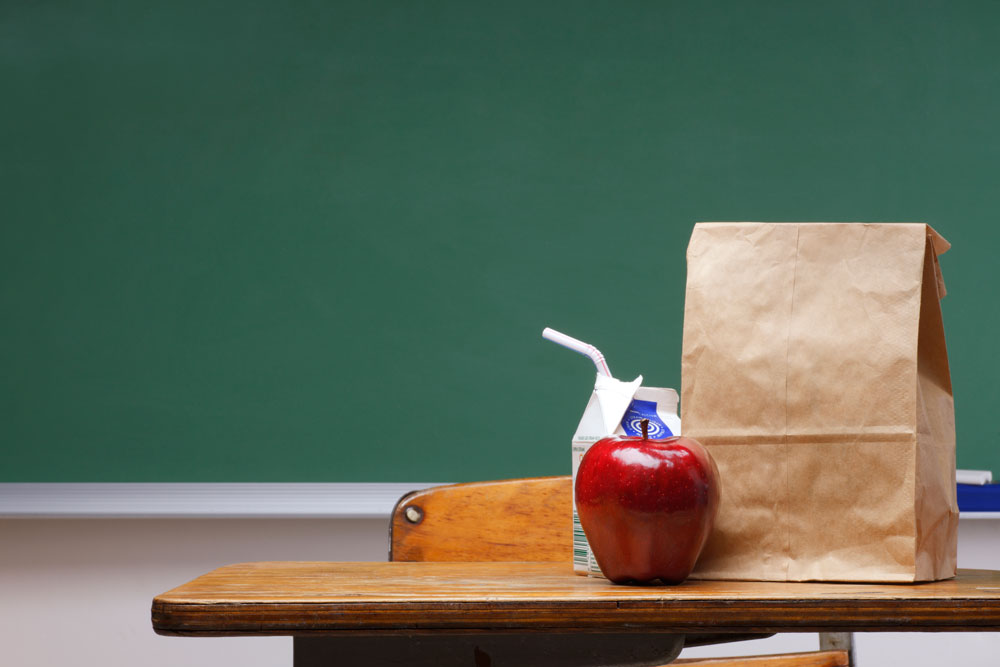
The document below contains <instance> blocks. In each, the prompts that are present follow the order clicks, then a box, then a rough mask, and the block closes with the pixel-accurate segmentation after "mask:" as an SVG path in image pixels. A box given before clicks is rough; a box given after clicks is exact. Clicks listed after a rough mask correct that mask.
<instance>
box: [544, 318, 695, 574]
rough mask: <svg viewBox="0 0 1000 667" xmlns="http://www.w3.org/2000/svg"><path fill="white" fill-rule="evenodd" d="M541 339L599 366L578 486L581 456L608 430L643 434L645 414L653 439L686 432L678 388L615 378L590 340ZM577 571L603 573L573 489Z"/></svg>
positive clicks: (583, 428)
mask: <svg viewBox="0 0 1000 667" xmlns="http://www.w3.org/2000/svg"><path fill="white" fill-rule="evenodd" d="M542 338H545V339H546V340H550V341H552V342H553V343H556V344H558V345H562V346H563V347H565V348H567V349H570V350H573V351H574V352H578V353H580V354H582V355H584V356H586V357H589V358H590V360H591V361H593V362H594V366H595V367H596V368H597V380H595V382H594V393H593V394H592V395H591V397H590V402H589V403H587V409H586V410H584V411H583V417H581V418H580V424H579V426H577V427H576V433H575V434H574V435H573V488H574V489H575V488H576V473H577V471H578V470H579V469H580V461H582V460H583V455H584V454H586V453H587V450H588V449H590V446H591V445H593V444H594V443H595V442H597V441H598V440H600V439H601V438H605V437H607V436H609V435H640V436H641V435H642V431H641V428H642V427H641V426H640V424H641V423H642V420H643V419H648V420H649V425H648V428H649V431H648V435H649V437H650V438H656V439H662V438H669V437H670V436H672V435H680V434H681V420H680V417H678V416H677V391H675V390H674V389H661V388H659V387H643V386H642V376H641V375H640V376H639V377H637V378H636V379H634V380H632V381H631V382H622V381H621V380H616V379H615V378H614V377H613V376H612V375H611V369H610V368H609V367H608V362H607V361H606V360H605V359H604V355H603V354H601V351H600V350H598V349H597V348H596V347H594V346H593V345H591V344H589V343H584V342H583V341H582V340H577V339H576V338H573V337H572V336H567V335H566V334H564V333H561V332H559V331H556V330H555V329H550V328H548V327H546V328H545V330H543V331H542ZM573 570H574V571H575V572H577V573H578V574H589V575H594V576H601V568H599V567H598V566H597V561H596V560H595V559H594V552H593V551H591V549H590V544H588V543H587V536H586V535H585V534H584V532H583V528H582V527H581V526H580V517H579V515H578V514H577V512H576V494H575V493H574V494H573Z"/></svg>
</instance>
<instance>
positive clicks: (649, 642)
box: [294, 632, 684, 667]
mask: <svg viewBox="0 0 1000 667" xmlns="http://www.w3.org/2000/svg"><path fill="white" fill-rule="evenodd" d="M683 646H684V636H683V635H674V634H649V633H617V634H603V633H599V634H598V633H566V634H549V633H532V634H508V633H499V632H496V633H491V634H465V633H463V634H452V635H445V636H442V635H439V634H433V635H430V634H423V635H421V634H414V635H399V636H388V637H386V636H382V637H378V636H357V635H346V636H339V637H338V636H329V635H326V636H319V637H295V638H294V647H295V649H294V650H295V660H294V665H295V667H334V666H349V665H364V666H365V667H397V666H398V667H403V666H404V665H405V667H448V666H450V665H454V666H456V667H459V666H460V667H505V666H506V665H515V666H517V667H536V666H537V667H599V666H602V667H603V666H606V665H616V666H620V667H653V666H655V665H663V664H665V663H668V662H670V661H671V660H673V659H674V658H676V657H677V655H678V654H679V653H680V652H681V648H682V647H683Z"/></svg>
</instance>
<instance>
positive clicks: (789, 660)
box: [670, 651, 850, 667]
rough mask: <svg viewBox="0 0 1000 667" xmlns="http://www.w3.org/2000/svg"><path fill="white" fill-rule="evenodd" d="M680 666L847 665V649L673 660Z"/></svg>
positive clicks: (802, 666)
mask: <svg viewBox="0 0 1000 667" xmlns="http://www.w3.org/2000/svg"><path fill="white" fill-rule="evenodd" d="M670 664H671V665H680V666H681V667H849V665H850V662H849V658H848V655H847V651H812V652H809V653H783V654H781V655H753V656H747V657H742V658H694V659H686V658H682V659H680V660H674V661H673V662H671V663H670Z"/></svg>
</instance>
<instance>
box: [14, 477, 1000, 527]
mask: <svg viewBox="0 0 1000 667" xmlns="http://www.w3.org/2000/svg"><path fill="white" fill-rule="evenodd" d="M437 485H438V483H437V482H413V483H399V482H372V483H288V484H278V483H259V484H238V483H225V484H223V483H215V484H213V483H15V482H6V483H0V519H73V518H77V519H116V518H120V519H130V518H132V519H142V518H164V519H195V518H205V519H237V518H246V519H267V518H271V519H282V518H297V519H384V518H388V516H389V515H390V513H391V512H392V508H393V507H394V506H395V505H396V501H397V500H399V498H400V497H401V496H403V495H404V494H406V493H409V492H410V491H416V490H419V489H425V488H427V487H430V486H437ZM960 518H961V519H962V520H966V519H1000V512H962V513H961V514H960Z"/></svg>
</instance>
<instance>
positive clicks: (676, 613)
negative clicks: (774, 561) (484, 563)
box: [152, 564, 1000, 636]
mask: <svg viewBox="0 0 1000 667" xmlns="http://www.w3.org/2000/svg"><path fill="white" fill-rule="evenodd" d="M262 565H264V564H262ZM222 570H225V568H221V569H220V570H217V571H216V572H220V571H222ZM210 574H212V573H210ZM206 576H207V575H206ZM960 576H961V577H963V578H973V579H975V578H976V577H977V576H978V577H984V579H983V581H982V583H984V584H990V585H989V586H985V587H980V588H978V589H977V590H988V591H990V594H978V595H974V596H973V595H965V596H963V595H952V596H951V597H945V598H941V597H938V598H935V597H928V596H926V595H925V594H921V593H922V589H923V587H924V586H933V585H934V584H933V583H932V584H918V585H913V584H909V585H891V586H892V587H893V588H892V590H894V591H895V590H898V591H899V592H900V595H898V596H897V595H894V596H893V597H888V596H886V597H867V598H865V597H862V596H859V597H857V598H850V599H843V598H839V599H838V598H826V599H824V598H817V597H816V596H815V595H813V596H812V597H803V598H802V599H796V598H795V597H793V596H789V597H784V598H780V599H775V598H774V597H773V596H772V597H770V598H769V597H768V596H760V597H759V598H756V599H755V598H753V597H752V596H745V597H731V596H730V597H726V596H716V597H714V598H713V597H710V596H706V597H690V596H687V597H681V596H676V597H663V598H657V599H631V600H629V599H620V598H617V599H616V598H607V597H605V598H600V597H594V598H587V599H562V600H560V599H555V600H546V599H537V598H532V597H530V596H528V597H525V598H521V599H483V600H462V601H455V600H448V599H441V600H433V599H429V600H420V599H417V600H414V601H405V600H363V601H352V600H336V601H329V600H326V601H324V600H318V601H311V600H308V599H302V598H301V597H300V598H299V599H284V598H281V597H280V596H279V597H278V598H277V599H267V597H268V596H267V595H262V596H261V598H260V599H252V597H251V599H247V596H246V595H245V594H243V598H244V599H241V600H226V599H213V600H206V599H200V600H195V599H193V598H197V597H198V596H197V595H193V594H192V595H190V596H189V597H188V598H187V599H185V596H184V595H183V594H178V593H177V591H182V589H184V588H185V587H180V588H178V589H174V590H173V591H170V592H168V593H164V594H162V595H161V596H157V597H156V598H155V599H154V600H153V604H152V622H153V629H154V630H155V631H156V632H157V633H158V634H161V635H169V636H248V635H252V636H263V635H286V636H287V635H291V636H315V635H347V634H351V635H364V634H382V635H386V634H422V633H434V634H442V633H456V634H457V633H470V632H487V631H490V632H497V631H499V632H520V633H524V632H529V633H531V632H549V633H559V632H609V631H613V632H641V633H678V634H684V633H705V632H711V633H776V632H906V631H917V632H938V631H942V632H944V631H947V632H962V631H1000V586H996V584H997V583H998V577H1000V575H998V573H994V572H989V571H970V570H964V571H962V572H961V573H960ZM195 581H196V582H197V581H198V580H195ZM942 583H945V584H947V583H949V582H942ZM974 583H975V582H974ZM189 585H190V584H186V585H185V586H189ZM795 586H798V585H795ZM803 586H804V587H803V591H805V590H808V589H806V588H805V586H815V584H812V585H803ZM995 586H996V588H995V589H994V587H995ZM994 590H995V591H996V594H995V595H994V594H992V593H993V591H994ZM907 591H910V592H912V593H913V594H912V595H910V596H907V595H906V594H905V593H906V592H907ZM235 597H239V596H235ZM293 597H294V596H289V598H293Z"/></svg>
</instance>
